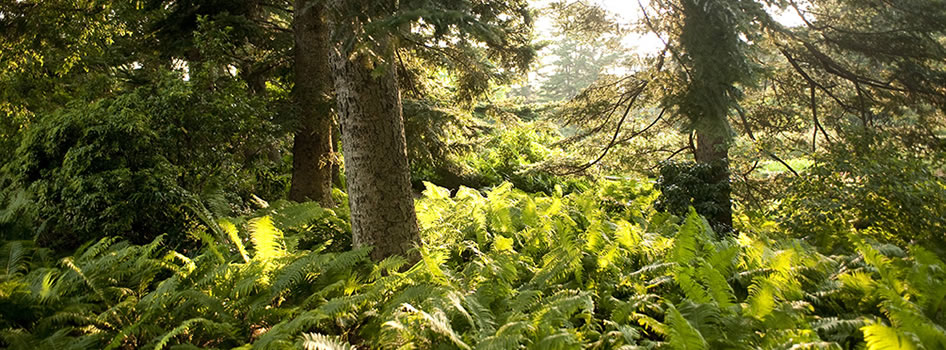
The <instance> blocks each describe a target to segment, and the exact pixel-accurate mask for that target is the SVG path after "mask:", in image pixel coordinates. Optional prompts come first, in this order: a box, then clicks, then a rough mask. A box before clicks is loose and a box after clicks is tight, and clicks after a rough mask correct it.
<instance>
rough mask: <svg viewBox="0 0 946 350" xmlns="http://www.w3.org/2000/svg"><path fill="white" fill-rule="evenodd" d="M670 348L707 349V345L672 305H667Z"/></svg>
mask: <svg viewBox="0 0 946 350" xmlns="http://www.w3.org/2000/svg"><path fill="white" fill-rule="evenodd" d="M667 325H668V328H669V334H668V336H669V338H670V339H669V340H670V347H671V348H673V349H678V350H694V349H708V348H709V344H707V343H706V339H704V338H703V335H702V334H700V331H698V330H697V329H696V328H694V327H693V325H691V324H690V322H689V321H687V319H686V318H684V317H683V315H681V314H680V311H677V308H676V307H674V306H673V304H670V303H667Z"/></svg>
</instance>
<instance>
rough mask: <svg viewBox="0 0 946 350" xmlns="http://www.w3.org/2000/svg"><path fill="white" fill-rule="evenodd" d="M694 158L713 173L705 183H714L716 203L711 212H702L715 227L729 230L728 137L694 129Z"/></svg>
mask: <svg viewBox="0 0 946 350" xmlns="http://www.w3.org/2000/svg"><path fill="white" fill-rule="evenodd" d="M693 155H694V158H695V160H696V161H697V163H703V164H706V165H708V166H710V167H711V169H712V170H713V174H712V175H711V176H710V178H708V179H704V180H705V181H706V182H707V183H710V184H713V185H716V186H715V189H716V192H714V193H713V198H712V200H713V202H714V203H715V204H716V211H715V212H713V213H702V214H704V215H706V216H709V219H710V222H712V223H713V224H714V225H715V226H717V227H716V228H717V229H722V230H725V231H729V230H731V229H732V227H733V226H732V203H731V197H732V193H731V192H732V191H731V189H730V186H729V175H730V170H729V144H728V138H727V137H724V136H720V135H719V133H718V132H712V131H707V130H697V131H696V150H695V152H694V154H693Z"/></svg>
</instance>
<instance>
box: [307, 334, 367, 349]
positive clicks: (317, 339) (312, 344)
mask: <svg viewBox="0 0 946 350" xmlns="http://www.w3.org/2000/svg"><path fill="white" fill-rule="evenodd" d="M302 348H303V349H305V350H356V348H355V347H354V346H352V345H351V344H348V343H346V342H345V341H343V340H341V339H340V338H338V337H332V336H327V335H322V334H318V333H305V334H303V335H302Z"/></svg>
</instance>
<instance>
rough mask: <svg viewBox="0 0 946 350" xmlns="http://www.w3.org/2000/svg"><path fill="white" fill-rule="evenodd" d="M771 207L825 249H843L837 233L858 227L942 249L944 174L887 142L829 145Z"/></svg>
mask: <svg viewBox="0 0 946 350" xmlns="http://www.w3.org/2000/svg"><path fill="white" fill-rule="evenodd" d="M778 212H779V213H782V215H783V216H784V218H783V220H784V222H785V223H786V224H787V225H788V226H789V227H790V228H791V230H792V231H793V232H795V233H796V234H797V235H800V236H804V237H808V238H809V239H811V240H813V244H815V245H817V246H819V247H824V248H825V249H826V250H828V251H831V250H832V249H835V250H836V249H842V248H843V249H850V246H849V245H847V244H845V243H846V240H845V239H844V237H845V235H846V234H847V233H848V232H851V231H857V232H859V234H865V235H870V236H871V237H872V238H874V239H877V240H880V241H882V242H892V243H895V244H898V245H907V244H923V245H924V246H927V247H929V248H930V249H932V250H933V251H934V252H936V253H937V254H939V255H940V256H941V257H942V256H946V245H943V243H942V242H943V239H944V237H946V236H944V232H946V216H944V214H943V213H946V181H944V178H943V177H942V176H937V175H936V168H935V166H934V165H933V164H931V163H929V161H928V160H927V159H923V158H918V157H917V156H915V155H912V153H911V152H905V151H903V150H901V149H899V148H898V147H897V146H895V145H893V144H891V143H889V142H882V141H881V142H873V141H870V140H859V141H856V142H853V143H852V144H851V145H841V144H837V145H835V146H834V147H833V148H831V149H830V152H828V153H827V154H825V155H823V156H822V157H820V158H819V159H817V162H816V163H815V165H814V166H812V167H811V168H810V169H808V174H806V176H804V177H799V178H797V179H795V181H794V182H793V183H792V184H791V186H789V188H788V189H787V191H786V193H785V195H784V199H783V200H782V203H781V207H780V208H779V211H778Z"/></svg>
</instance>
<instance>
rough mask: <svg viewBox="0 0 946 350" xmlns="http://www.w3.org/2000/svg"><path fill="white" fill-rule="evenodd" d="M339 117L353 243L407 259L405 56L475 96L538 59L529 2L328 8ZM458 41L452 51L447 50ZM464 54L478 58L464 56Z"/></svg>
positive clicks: (338, 0)
mask: <svg viewBox="0 0 946 350" xmlns="http://www.w3.org/2000/svg"><path fill="white" fill-rule="evenodd" d="M327 8H328V9H329V11H330V15H329V23H330V28H331V35H332V39H331V42H332V46H331V48H330V52H331V58H330V61H331V64H332V73H333V78H334V81H335V94H336V101H337V113H338V117H339V120H340V124H341V134H342V143H343V144H344V147H345V154H344V155H345V171H346V175H347V176H346V178H347V180H348V195H349V205H350V206H351V219H352V235H353V238H352V242H353V244H354V245H355V246H356V247H358V246H366V245H372V246H374V247H375V248H374V250H373V251H372V253H371V254H372V257H373V258H375V259H382V258H384V257H387V256H390V255H393V254H401V255H406V254H407V253H408V252H409V251H410V249H411V247H412V246H413V245H415V244H416V243H418V242H419V240H420V236H419V233H418V229H417V220H416V214H415V213H414V207H413V197H412V193H411V187H410V167H409V164H408V160H407V151H406V141H405V136H404V121H403V114H402V105H401V96H400V90H399V86H398V83H399V81H398V68H399V67H398V60H397V54H396V52H397V50H398V48H399V47H401V45H403V46H404V47H411V48H413V49H414V50H417V51H418V52H420V53H421V55H422V56H423V57H424V58H425V59H429V60H431V61H432V62H438V63H439V64H440V65H443V66H448V67H449V66H461V65H462V66H466V67H465V68H466V69H459V70H457V73H458V74H457V78H456V79H457V80H456V84H457V89H458V91H461V92H464V91H465V92H467V93H463V94H461V95H463V96H467V97H470V98H472V96H475V95H476V94H477V93H482V92H483V91H487V90H488V87H489V83H490V82H491V81H492V80H493V78H494V77H502V76H506V75H511V74H514V73H515V72H517V71H519V72H521V71H522V70H524V69H525V68H526V67H528V65H529V63H530V62H531V61H532V58H533V57H534V54H535V51H534V49H533V47H532V46H531V45H529V44H528V39H529V37H530V33H531V17H530V14H529V10H528V4H527V3H526V2H525V1H522V0H490V1H477V2H473V1H469V0H451V1H441V2H431V1H427V0H414V1H401V2H398V1H390V0H356V1H345V0H333V1H329V2H328V3H327ZM444 42H450V43H451V45H446V46H445V45H442V44H441V43H444ZM457 53H475V55H472V57H463V56H462V55H457Z"/></svg>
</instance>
